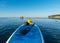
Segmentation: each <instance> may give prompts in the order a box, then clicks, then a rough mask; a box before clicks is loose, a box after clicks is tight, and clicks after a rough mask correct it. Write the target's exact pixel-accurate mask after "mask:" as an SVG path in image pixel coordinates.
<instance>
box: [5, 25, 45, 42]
mask: <svg viewBox="0 0 60 43" xmlns="http://www.w3.org/2000/svg"><path fill="white" fill-rule="evenodd" d="M6 43H44V40H43V37H42V33H41V31H40V28H39V27H38V26H37V25H36V24H33V25H24V24H23V25H22V26H20V27H19V28H17V30H16V31H15V32H14V33H13V34H12V35H11V36H10V38H9V39H8V40H7V42H6Z"/></svg>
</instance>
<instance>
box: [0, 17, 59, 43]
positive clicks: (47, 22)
mask: <svg viewBox="0 0 60 43" xmlns="http://www.w3.org/2000/svg"><path fill="white" fill-rule="evenodd" d="M25 20H26V19H20V18H17V17H10V18H9V17H0V43H6V41H7V39H8V38H9V37H10V36H11V34H12V33H13V32H14V31H15V30H16V29H17V28H18V27H19V26H21V25H22V24H23V23H25ZM31 20H32V21H33V22H34V23H36V24H37V25H38V26H39V28H40V30H41V32H42V35H43V38H44V41H45V43H60V20H56V19H32V18H31Z"/></svg>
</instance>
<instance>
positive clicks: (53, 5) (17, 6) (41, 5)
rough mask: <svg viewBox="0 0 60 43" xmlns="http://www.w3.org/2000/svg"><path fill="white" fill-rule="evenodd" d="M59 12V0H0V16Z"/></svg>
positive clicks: (41, 14)
mask: <svg viewBox="0 0 60 43" xmlns="http://www.w3.org/2000/svg"><path fill="white" fill-rule="evenodd" d="M52 14H60V0H0V17H18V16H30V17H35V16H41V17H47V16H48V15H52Z"/></svg>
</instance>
